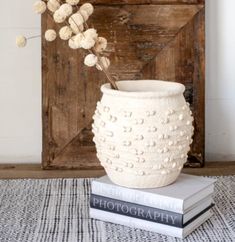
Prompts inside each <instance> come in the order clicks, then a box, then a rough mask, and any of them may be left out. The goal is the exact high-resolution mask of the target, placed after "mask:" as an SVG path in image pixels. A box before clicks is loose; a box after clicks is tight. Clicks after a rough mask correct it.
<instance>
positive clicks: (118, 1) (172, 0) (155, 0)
mask: <svg viewBox="0 0 235 242" xmlns="http://www.w3.org/2000/svg"><path fill="white" fill-rule="evenodd" d="M85 2H87V1H86V0H82V1H81V4H82V3H85ZM89 2H90V3H92V4H94V5H100V4H105V5H146V4H156V5H164V4H201V3H205V0H112V1H110V0H90V1H89Z"/></svg>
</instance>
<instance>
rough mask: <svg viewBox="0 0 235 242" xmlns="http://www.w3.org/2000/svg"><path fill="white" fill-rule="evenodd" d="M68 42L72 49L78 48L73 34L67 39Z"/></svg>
mask: <svg viewBox="0 0 235 242" xmlns="http://www.w3.org/2000/svg"><path fill="white" fill-rule="evenodd" d="M68 44H69V47H70V48H71V49H73V50H76V49H78V48H79V46H78V45H77V44H76V42H75V36H73V37H71V38H70V39H69V42H68Z"/></svg>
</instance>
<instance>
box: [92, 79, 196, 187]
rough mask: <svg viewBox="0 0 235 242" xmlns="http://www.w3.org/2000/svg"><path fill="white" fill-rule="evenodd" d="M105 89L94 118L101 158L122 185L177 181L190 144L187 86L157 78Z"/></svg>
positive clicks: (191, 119) (149, 185)
mask: <svg viewBox="0 0 235 242" xmlns="http://www.w3.org/2000/svg"><path fill="white" fill-rule="evenodd" d="M117 85H118V87H119V90H118V91H117V90H113V89H111V88H110V85H109V84H105V85H103V86H102V87H101V91H102V93H103V96H102V99H101V101H100V102H98V103H97V108H96V111H95V114H94V123H93V127H92V128H93V133H94V142H95V144H96V149H97V157H98V159H99V160H100V162H101V165H102V166H103V167H104V168H105V170H106V172H107V174H108V176H109V177H110V179H111V180H112V181H113V182H114V183H115V184H118V185H120V186H125V187H130V188H154V187H162V186H166V185H168V184H170V183H172V182H174V181H175V180H176V179H177V177H178V175H179V174H180V171H181V169H182V167H183V165H184V163H185V162H186V161H187V153H188V151H189V150H190V144H191V143H192V134H193V126H192V121H193V118H192V113H191V111H190V108H189V105H188V103H186V101H185V99H184V96H183V92H184V90H185V87H184V85H182V84H180V83H176V82H165V81H157V80H143V81H142V80H141V81H121V82H117Z"/></svg>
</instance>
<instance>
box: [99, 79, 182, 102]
mask: <svg viewBox="0 0 235 242" xmlns="http://www.w3.org/2000/svg"><path fill="white" fill-rule="evenodd" d="M116 84H117V86H118V88H119V90H114V89H112V88H111V85H110V83H106V84H104V85H102V86H101V91H102V93H104V94H107V95H111V96H120V97H130V98H163V97H169V96H176V95H181V94H183V92H184V91H185V86H184V85H183V84H181V83H178V82H172V81H162V80H121V81H117V82H116Z"/></svg>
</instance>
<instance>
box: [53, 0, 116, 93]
mask: <svg viewBox="0 0 235 242" xmlns="http://www.w3.org/2000/svg"><path fill="white" fill-rule="evenodd" d="M59 2H61V1H60V0H59ZM76 8H77V9H78V10H79V8H78V6H76ZM48 12H49V16H50V17H51V18H52V19H53V21H54V18H53V15H52V14H51V13H50V11H48ZM82 17H83V16H82ZM70 18H71V19H72V21H73V22H74V24H75V25H76V27H77V29H78V31H79V33H81V34H82V35H83V37H85V35H84V33H83V32H82V31H80V29H79V26H78V25H77V23H76V22H75V20H74V19H73V18H72V17H71V16H70ZM83 21H84V25H85V29H89V26H88V24H87V22H86V21H85V19H84V18H83ZM65 22H66V25H67V26H68V27H70V24H69V23H68V21H67V19H66V20H65ZM72 31H73V33H74V34H76V32H75V31H74V30H73V29H72ZM88 52H89V53H90V54H94V55H96V56H97V58H98V64H99V65H100V66H101V70H102V71H103V72H104V74H105V76H106V78H107V79H108V81H109V82H110V84H111V87H112V88H113V89H116V90H118V87H117V85H116V83H115V81H114V80H113V78H112V76H111V75H110V73H109V71H108V70H107V69H105V67H104V64H103V62H102V61H101V57H100V55H99V54H98V53H97V52H96V50H95V49H94V48H92V49H89V50H88Z"/></svg>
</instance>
